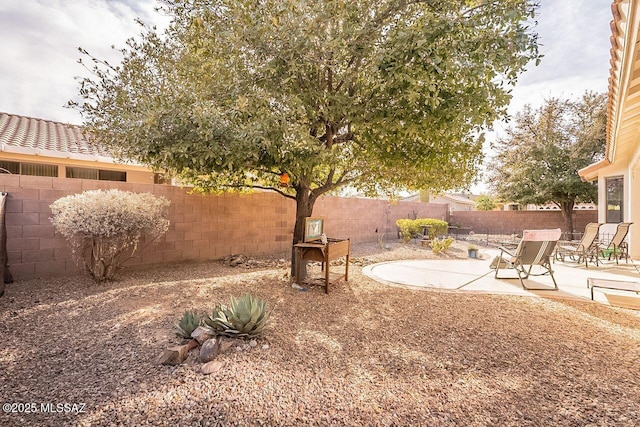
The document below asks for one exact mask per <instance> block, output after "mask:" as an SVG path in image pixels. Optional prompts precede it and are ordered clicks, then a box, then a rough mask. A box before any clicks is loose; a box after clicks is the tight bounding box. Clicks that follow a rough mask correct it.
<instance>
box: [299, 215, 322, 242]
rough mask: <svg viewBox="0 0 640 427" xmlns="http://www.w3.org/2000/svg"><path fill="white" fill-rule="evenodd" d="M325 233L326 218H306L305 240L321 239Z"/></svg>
mask: <svg viewBox="0 0 640 427" xmlns="http://www.w3.org/2000/svg"><path fill="white" fill-rule="evenodd" d="M322 233H324V219H322V218H306V219H305V220H304V241H305V242H312V241H314V240H318V239H320V236H322Z"/></svg>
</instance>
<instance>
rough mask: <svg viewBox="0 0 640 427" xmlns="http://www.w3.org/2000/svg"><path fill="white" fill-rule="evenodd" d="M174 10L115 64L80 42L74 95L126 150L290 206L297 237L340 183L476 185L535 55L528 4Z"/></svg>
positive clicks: (382, 1)
mask: <svg viewBox="0 0 640 427" xmlns="http://www.w3.org/2000/svg"><path fill="white" fill-rule="evenodd" d="M164 3H165V4H166V6H165V7H164V9H165V12H166V13H168V14H169V15H170V16H172V22H171V25H170V27H169V28H168V29H167V30H166V31H165V32H164V34H157V33H156V31H154V30H153V29H148V28H147V29H145V30H144V31H143V33H142V34H141V36H140V37H139V38H138V39H131V40H129V41H128V46H127V48H125V49H122V51H121V52H122V55H123V61H122V63H121V65H118V66H112V65H110V64H108V63H106V62H104V61H101V60H99V59H98V58H94V57H92V56H90V55H89V54H88V53H87V52H86V51H83V50H81V51H82V52H83V53H84V54H86V55H87V56H88V58H89V59H90V60H91V61H92V63H93V64H94V66H93V67H94V68H92V72H93V76H92V77H89V78H86V79H84V80H83V81H82V85H81V88H80V95H81V97H82V98H83V100H84V101H83V102H81V103H73V102H72V103H71V104H72V105H75V106H77V107H78V108H79V109H80V110H81V112H82V113H83V116H84V119H85V124H86V127H87V129H88V130H89V131H90V132H91V133H93V134H94V135H95V140H97V141H100V143H101V144H103V145H105V146H107V148H109V149H111V151H112V152H113V153H114V154H115V155H117V156H120V157H123V158H128V159H134V160H137V161H139V162H141V163H144V164H148V165H152V166H154V167H155V168H158V169H161V170H167V171H169V172H171V173H173V174H175V175H177V176H179V177H180V178H181V179H182V180H183V181H185V182H190V183H193V184H194V185H195V186H196V187H197V188H200V189H203V190H218V191H219V190H221V189H229V188H261V189H268V190H272V191H275V192H277V193H280V194H281V195H283V196H285V197H288V198H291V199H294V200H295V201H296V207H297V211H296V224H295V230H294V238H293V241H294V243H296V242H298V241H300V240H301V239H302V237H303V233H304V230H303V226H304V218H305V217H308V216H310V215H311V214H312V212H313V206H314V203H315V202H316V200H317V198H318V197H319V196H321V195H323V194H326V193H327V192H330V191H333V190H335V189H337V188H339V187H341V186H343V185H347V184H348V185H350V186H352V187H355V188H358V189H361V190H366V191H369V192H374V193H377V192H379V191H380V190H387V191H394V190H396V189H399V188H403V187H404V188H429V189H432V190H446V189H450V188H457V187H463V186H466V185H468V184H469V183H470V182H471V181H472V180H473V178H474V176H475V174H476V171H477V168H478V165H479V162H480V161H481V159H482V155H481V153H482V150H481V147H482V137H478V135H480V134H481V131H482V129H483V128H484V127H486V126H488V125H491V123H493V121H494V120H496V119H497V118H500V117H503V116H504V114H505V108H506V106H507V105H508V103H509V100H510V95H509V89H510V86H512V85H513V84H514V83H515V81H516V78H517V75H518V74H519V73H520V72H521V71H522V70H523V68H524V66H525V65H526V64H527V63H528V62H529V61H530V60H532V59H536V60H537V59H538V51H537V36H536V35H535V34H534V33H533V32H532V31H531V29H530V28H529V23H528V22H527V21H526V20H527V19H529V18H531V17H533V16H534V11H535V8H536V7H537V4H536V2H533V1H530V0H487V1H479V0H464V1H462V0H439V1H437V2H427V1H420V0H350V1H343V0H331V1H306V2H305V1H299V0H261V1H256V0H165V2H164ZM284 174H286V177H285V179H284V181H287V178H288V183H281V177H284ZM285 184H287V185H288V186H284V185H285ZM293 268H294V267H293V266H292V269H293ZM292 271H295V270H292Z"/></svg>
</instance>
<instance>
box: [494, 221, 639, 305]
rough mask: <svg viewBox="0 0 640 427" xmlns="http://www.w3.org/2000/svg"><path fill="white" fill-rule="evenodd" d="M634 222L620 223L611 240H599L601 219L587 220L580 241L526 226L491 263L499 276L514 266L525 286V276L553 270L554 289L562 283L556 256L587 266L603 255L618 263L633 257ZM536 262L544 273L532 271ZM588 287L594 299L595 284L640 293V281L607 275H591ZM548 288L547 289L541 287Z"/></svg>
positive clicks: (551, 274)
mask: <svg viewBox="0 0 640 427" xmlns="http://www.w3.org/2000/svg"><path fill="white" fill-rule="evenodd" d="M631 224H632V223H630V222H623V223H620V224H618V226H617V228H616V233H615V235H614V236H613V238H612V239H611V241H610V242H608V243H606V244H605V243H601V242H599V241H598V237H599V231H600V226H601V225H602V224H599V223H590V224H587V226H586V228H585V233H584V235H583V237H582V239H581V240H580V241H578V242H563V241H559V239H560V236H561V230H560V229H559V228H558V229H553V230H524V231H523V233H522V240H521V241H520V243H519V244H518V246H517V248H516V249H515V250H510V249H507V248H505V247H502V246H501V247H500V248H499V249H500V255H498V256H497V257H496V258H495V259H494V260H493V262H492V263H491V268H492V269H495V278H496V279H501V278H502V279H503V278H506V277H499V276H498V275H499V272H500V270H507V269H512V270H515V271H516V273H517V274H518V279H519V280H520V284H521V285H522V287H523V288H524V289H532V288H528V287H527V286H526V285H525V283H524V279H527V278H528V277H529V276H530V275H536V276H539V275H544V274H549V275H550V277H551V280H552V281H553V285H554V288H553V290H558V284H557V283H556V279H555V277H554V276H553V268H552V267H551V262H552V259H555V260H558V261H562V262H566V261H573V262H578V263H582V262H584V263H585V267H586V268H588V267H589V262H592V263H595V264H596V266H598V265H599V264H600V260H601V259H607V260H609V261H611V259H612V258H613V259H615V261H616V264H618V263H619V261H620V260H621V259H624V260H625V262H628V261H629V251H628V246H627V243H626V242H625V238H626V237H627V234H628V233H629V227H630V226H631ZM534 266H538V267H539V268H540V269H541V271H542V272H541V273H536V274H534V273H532V269H533V268H534ZM587 287H588V288H591V299H593V290H594V288H600V289H615V290H619V291H630V292H635V293H636V294H640V282H634V281H619V280H607V279H595V278H588V279H587ZM538 290H546V289H538Z"/></svg>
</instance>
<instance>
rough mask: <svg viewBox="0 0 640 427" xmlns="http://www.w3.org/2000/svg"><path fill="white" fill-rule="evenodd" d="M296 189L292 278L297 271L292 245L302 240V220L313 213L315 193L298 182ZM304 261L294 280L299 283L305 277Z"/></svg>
mask: <svg viewBox="0 0 640 427" xmlns="http://www.w3.org/2000/svg"><path fill="white" fill-rule="evenodd" d="M295 189H296V225H295V227H294V228H293V242H292V245H291V278H292V279H293V278H294V277H295V276H296V273H297V267H298V266H297V261H298V260H297V259H296V250H295V248H294V247H293V245H295V244H296V243H300V242H303V241H304V222H305V219H306V218H308V217H310V216H311V214H312V213H313V205H314V204H315V202H316V197H317V196H316V195H315V194H313V192H312V191H311V189H310V188H309V186H308V185H305V184H298V185H296V187H295ZM306 264H307V263H306V262H303V263H302V265H301V266H300V277H295V282H296V283H300V282H301V281H302V279H304V278H305V277H307V266H306Z"/></svg>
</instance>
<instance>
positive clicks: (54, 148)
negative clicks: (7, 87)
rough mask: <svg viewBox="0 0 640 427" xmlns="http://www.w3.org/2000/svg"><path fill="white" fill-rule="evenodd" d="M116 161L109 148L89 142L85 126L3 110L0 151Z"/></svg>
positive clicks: (0, 113)
mask: <svg viewBox="0 0 640 427" xmlns="http://www.w3.org/2000/svg"><path fill="white" fill-rule="evenodd" d="M1 151H4V152H10V153H21V154H33V155H41V156H51V157H63V158H73V159H78V160H92V161H101V162H107V163H114V160H113V158H112V157H111V156H109V154H108V153H107V151H106V150H104V149H102V148H100V147H97V146H95V145H91V144H89V141H88V140H87V139H86V138H85V136H84V135H83V133H82V128H81V127H80V126H76V125H69V124H64V123H59V122H53V121H50V120H43V119H36V118H32V117H26V116H19V115H16V114H8V113H2V112H0V152H1Z"/></svg>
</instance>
